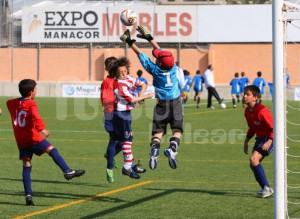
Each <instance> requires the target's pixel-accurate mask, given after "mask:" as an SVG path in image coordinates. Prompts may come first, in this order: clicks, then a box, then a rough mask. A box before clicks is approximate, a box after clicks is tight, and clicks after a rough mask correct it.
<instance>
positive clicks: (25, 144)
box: [6, 79, 85, 205]
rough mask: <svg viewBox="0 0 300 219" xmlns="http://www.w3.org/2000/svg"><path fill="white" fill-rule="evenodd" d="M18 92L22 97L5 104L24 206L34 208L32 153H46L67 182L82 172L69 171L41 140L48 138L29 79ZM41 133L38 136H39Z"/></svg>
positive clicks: (20, 84)
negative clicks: (20, 164) (19, 164)
mask: <svg viewBox="0 0 300 219" xmlns="http://www.w3.org/2000/svg"><path fill="white" fill-rule="evenodd" d="M19 92H20V94H21V96H22V97H20V98H16V99H11V100H8V101H7V103H6V105H7V108H8V111H9V113H10V116H11V120H12V125H13V129H14V134H15V139H16V142H17V145H18V148H19V159H20V160H22V161H23V172H22V176H23V185H24V191H25V197H26V205H34V204H33V200H32V190H31V176H30V174H31V169H32V166H31V159H32V156H33V154H36V155H38V156H40V155H42V154H43V153H45V152H46V153H48V154H49V156H51V157H52V159H53V161H54V162H55V163H56V164H57V165H58V166H59V167H60V169H61V170H62V171H63V173H64V177H65V179H67V180H70V179H72V178H73V177H79V176H81V175H83V174H84V173H85V171H84V170H72V169H70V168H69V166H68V165H67V163H66V162H65V161H64V159H63V158H62V157H61V155H60V154H59V152H58V150H57V149H56V148H54V147H53V146H52V145H51V143H50V142H48V141H47V140H46V139H45V138H44V137H43V136H42V135H41V134H43V135H44V136H45V137H48V136H49V135H50V132H49V131H48V130H47V129H46V125H45V122H44V121H43V119H42V118H41V116H40V115H39V111H38V107H37V104H36V102H35V101H34V98H35V95H36V92H37V88H36V82H35V81H34V80H32V79H24V80H22V81H20V83H19ZM40 133H41V134H40Z"/></svg>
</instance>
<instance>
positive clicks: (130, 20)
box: [120, 9, 137, 26]
mask: <svg viewBox="0 0 300 219" xmlns="http://www.w3.org/2000/svg"><path fill="white" fill-rule="evenodd" d="M120 20H121V22H122V24H124V25H125V26H132V25H134V24H135V23H136V21H137V14H136V13H135V11H133V10H131V9H126V10H124V11H122V13H121V14H120Z"/></svg>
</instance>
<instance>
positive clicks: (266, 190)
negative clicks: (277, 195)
mask: <svg viewBox="0 0 300 219" xmlns="http://www.w3.org/2000/svg"><path fill="white" fill-rule="evenodd" d="M259 193H260V194H259ZM273 193H274V191H273V189H272V188H270V187H268V186H264V188H263V189H262V190H261V191H259V192H258V195H259V196H260V197H261V198H268V197H270V196H271V195H273Z"/></svg>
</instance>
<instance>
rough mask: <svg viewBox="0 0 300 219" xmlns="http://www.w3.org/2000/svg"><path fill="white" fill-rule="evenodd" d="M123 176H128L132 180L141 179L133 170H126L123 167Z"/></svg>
mask: <svg viewBox="0 0 300 219" xmlns="http://www.w3.org/2000/svg"><path fill="white" fill-rule="evenodd" d="M122 174H123V175H126V176H129V177H130V178H132V179H139V178H140V176H139V175H138V174H137V173H136V172H135V171H134V170H133V169H132V168H130V169H125V168H124V167H123V169H122Z"/></svg>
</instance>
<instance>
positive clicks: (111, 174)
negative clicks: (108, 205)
mask: <svg viewBox="0 0 300 219" xmlns="http://www.w3.org/2000/svg"><path fill="white" fill-rule="evenodd" d="M106 179H107V182H109V183H113V182H114V181H115V179H114V171H113V170H110V169H106Z"/></svg>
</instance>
